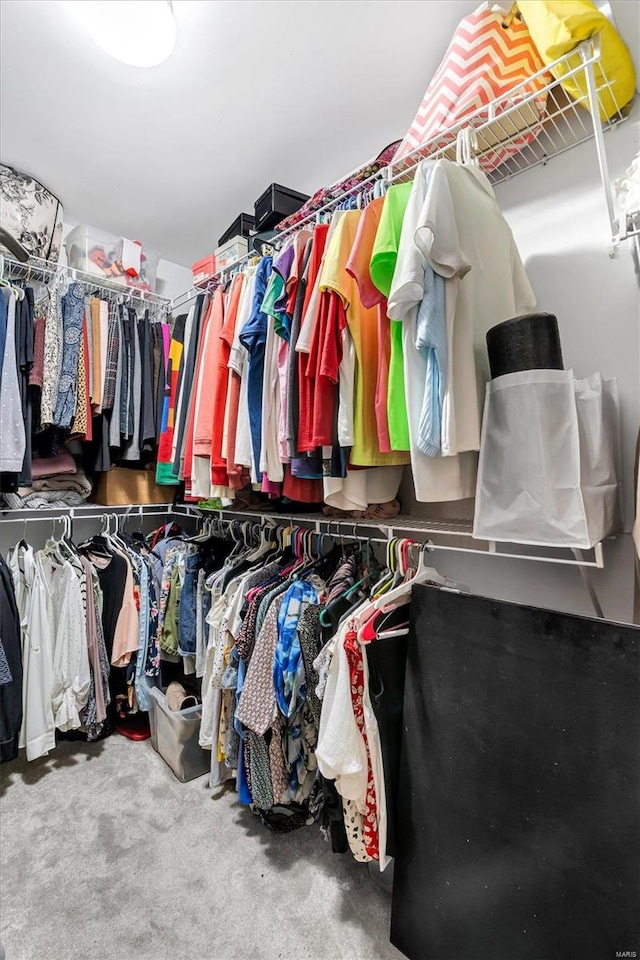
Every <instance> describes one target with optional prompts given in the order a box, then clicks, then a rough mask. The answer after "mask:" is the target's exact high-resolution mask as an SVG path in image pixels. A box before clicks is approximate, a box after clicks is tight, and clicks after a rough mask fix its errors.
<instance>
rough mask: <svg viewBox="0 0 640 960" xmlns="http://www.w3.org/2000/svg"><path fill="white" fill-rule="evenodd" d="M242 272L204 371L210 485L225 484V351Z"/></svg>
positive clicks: (234, 283)
mask: <svg viewBox="0 0 640 960" xmlns="http://www.w3.org/2000/svg"><path fill="white" fill-rule="evenodd" d="M243 284H244V276H243V275H242V274H241V273H239V274H236V276H235V277H234V278H233V281H232V283H231V289H230V290H229V296H228V300H227V309H226V313H225V317H224V322H223V324H222V326H221V328H220V332H219V334H218V344H217V350H216V352H215V355H214V363H215V367H213V368H212V369H211V370H209V371H208V375H210V376H211V378H212V380H213V411H212V412H213V421H212V426H211V482H212V484H213V485H214V486H221V487H226V486H228V485H229V475H228V471H227V462H226V460H225V459H224V458H223V456H222V437H223V434H224V415H225V407H226V403H227V394H228V389H229V366H228V364H229V354H230V353H231V344H232V343H233V334H234V332H235V328H236V318H237V316H238V307H239V305H240V298H241V296H242V287H243Z"/></svg>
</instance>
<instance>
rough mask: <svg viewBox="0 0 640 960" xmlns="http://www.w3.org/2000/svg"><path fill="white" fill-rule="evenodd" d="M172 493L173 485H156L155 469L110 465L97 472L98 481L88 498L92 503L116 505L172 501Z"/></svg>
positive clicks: (173, 490) (173, 492) (173, 491)
mask: <svg viewBox="0 0 640 960" xmlns="http://www.w3.org/2000/svg"><path fill="white" fill-rule="evenodd" d="M174 494H175V488H174V487H167V486H164V487H161V486H158V484H157V483H156V474H155V470H145V469H143V468H138V467H132V468H129V467H111V469H110V470H107V471H105V472H104V473H100V474H98V481H97V483H96V485H95V488H94V490H93V493H92V494H91V496H90V498H89V499H90V500H91V501H92V503H101V504H104V505H105V506H107V507H117V506H127V505H128V504H130V503H135V504H138V503H143V504H144V503H172V502H173V497H174Z"/></svg>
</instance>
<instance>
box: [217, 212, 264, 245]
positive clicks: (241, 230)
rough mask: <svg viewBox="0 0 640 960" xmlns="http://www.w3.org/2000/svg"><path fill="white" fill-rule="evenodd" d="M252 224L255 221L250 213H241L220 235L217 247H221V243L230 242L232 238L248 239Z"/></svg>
mask: <svg viewBox="0 0 640 960" xmlns="http://www.w3.org/2000/svg"><path fill="white" fill-rule="evenodd" d="M254 223H255V219H254V217H252V216H251V214H250V213H241V214H240V216H239V217H236V219H235V220H234V221H233V223H232V224H231V226H230V227H229V228H228V229H227V230H225V232H224V233H223V234H222V236H221V237H220V239H219V240H218V246H219V247H221V246H222V244H223V243H226V242H227V240H232V239H233V238H234V237H250V236H251V231H252V230H253V225H254Z"/></svg>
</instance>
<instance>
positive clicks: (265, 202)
mask: <svg viewBox="0 0 640 960" xmlns="http://www.w3.org/2000/svg"><path fill="white" fill-rule="evenodd" d="M308 199H309V197H308V196H307V194H306V193H298V191H297V190H291V189H290V188H289V187H282V186H281V185H280V184H279V183H272V184H271V186H270V187H267V189H266V190H265V192H264V193H263V194H261V195H260V196H259V197H258V199H257V200H256V210H255V212H256V221H255V229H256V230H268V229H269V228H270V227H275V226H276V225H277V224H278V223H280V221H281V220H284V218H285V217H288V216H289V214H291V213H295V212H296V210H299V209H300V207H301V206H302V205H303V204H304V203H306V202H307V200H308Z"/></svg>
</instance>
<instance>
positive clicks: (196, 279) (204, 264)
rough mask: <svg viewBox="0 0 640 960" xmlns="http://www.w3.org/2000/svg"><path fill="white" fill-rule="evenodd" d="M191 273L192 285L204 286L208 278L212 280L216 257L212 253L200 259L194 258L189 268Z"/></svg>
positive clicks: (214, 272)
mask: <svg viewBox="0 0 640 960" xmlns="http://www.w3.org/2000/svg"><path fill="white" fill-rule="evenodd" d="M191 272H192V274H193V285H194V287H206V285H207V284H208V282H209V280H213V278H214V276H215V274H216V258H215V255H214V254H213V253H210V254H209V256H208V257H203V258H202V260H196V262H195V263H194V264H193V266H192V268H191Z"/></svg>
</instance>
